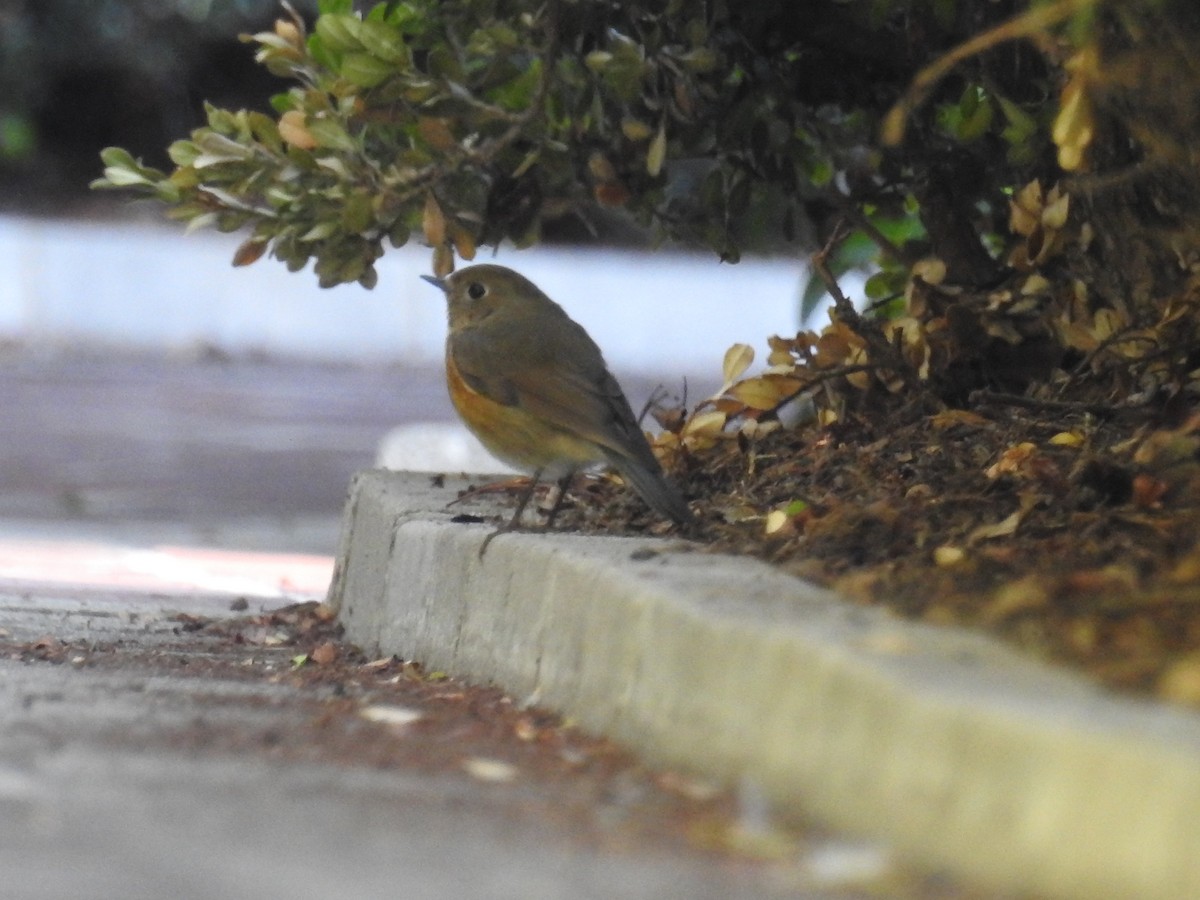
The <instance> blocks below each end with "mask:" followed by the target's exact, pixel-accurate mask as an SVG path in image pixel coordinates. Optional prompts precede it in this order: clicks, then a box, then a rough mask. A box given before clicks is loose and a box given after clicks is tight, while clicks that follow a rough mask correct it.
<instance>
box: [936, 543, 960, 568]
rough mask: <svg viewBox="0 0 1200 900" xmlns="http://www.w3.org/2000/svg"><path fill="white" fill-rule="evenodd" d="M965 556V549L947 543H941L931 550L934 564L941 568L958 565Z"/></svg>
mask: <svg viewBox="0 0 1200 900" xmlns="http://www.w3.org/2000/svg"><path fill="white" fill-rule="evenodd" d="M966 558H967V551H965V550H964V549H963V548H962V547H953V546H951V545H949V544H943V545H942V546H941V547H938V548H936V549H935V550H934V551H933V563H934V565H936V566H940V567H942V568H947V567H949V566H955V565H958V564H959V563H960V562H962V561H963V560H964V559H966Z"/></svg>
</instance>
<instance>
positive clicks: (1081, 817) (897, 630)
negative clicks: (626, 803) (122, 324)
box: [330, 471, 1200, 900]
mask: <svg viewBox="0 0 1200 900" xmlns="http://www.w3.org/2000/svg"><path fill="white" fill-rule="evenodd" d="M465 485H466V481H465V480H464V479H451V478H447V479H446V480H445V482H444V485H443V486H440V487H439V486H434V485H433V484H432V482H431V479H430V478H429V476H425V475H421V476H417V475H405V474H400V473H388V472H381V471H370V472H364V473H360V474H359V475H358V476H356V478H355V480H354V482H353V484H352V487H351V494H350V498H349V502H348V504H347V509H346V516H345V521H344V526H343V534H342V543H341V547H340V550H339V553H338V562H337V570H336V572H335V575H334V581H333V584H332V586H331V588H330V602H331V603H333V604H334V605H335V607H337V608H338V611H339V618H340V619H341V621H342V622H343V623H344V624H345V627H346V630H347V635H348V637H349V639H350V640H352V641H354V642H355V643H358V644H360V645H362V646H364V647H368V648H371V649H372V650H378V651H380V652H385V653H395V654H398V655H400V656H402V657H404V658H407V659H416V660H420V661H421V662H423V663H424V664H425V665H426V666H427V667H429V668H431V669H441V670H445V671H448V672H452V673H454V674H456V675H459V676H462V677H464V678H466V679H469V680H472V681H475V682H485V683H495V684H498V685H501V686H502V687H504V688H505V689H506V690H508V691H510V692H512V693H514V694H515V695H517V696H519V697H529V698H532V699H534V700H536V702H537V703H539V704H541V705H543V706H546V707H549V708H551V709H555V710H558V711H560V712H562V713H564V714H565V715H568V716H570V717H572V718H573V719H575V720H576V721H578V722H579V723H580V724H581V725H582V726H583V727H584V728H586V729H588V730H589V731H593V732H597V733H602V734H605V735H608V736H610V737H612V738H614V739H616V740H618V741H621V742H623V743H625V744H627V745H629V746H631V747H633V748H635V749H637V750H639V751H640V752H642V753H643V754H645V755H646V756H647V757H648V758H649V759H651V760H654V761H656V762H659V763H665V764H669V765H674V766H682V767H687V768H690V769H693V770H696V771H698V772H703V773H707V774H708V775H710V776H713V777H716V778H719V779H723V780H727V781H731V782H732V781H736V780H738V779H750V780H753V781H754V782H756V783H757V784H758V785H759V786H760V787H761V788H762V790H763V791H764V792H765V793H766V794H767V796H768V797H770V798H771V799H772V800H773V801H774V802H775V803H776V804H778V807H779V809H780V810H782V811H783V812H785V813H789V812H790V813H792V814H795V815H803V816H812V817H815V818H817V819H818V820H820V821H823V822H826V823H828V824H830V825H832V826H834V827H836V828H840V829H844V830H849V831H853V832H856V833H859V834H868V835H873V836H876V837H879V838H882V839H885V840H887V841H889V842H890V843H891V844H892V845H894V846H895V847H897V848H898V849H899V850H900V851H901V852H902V853H905V854H907V855H909V856H910V857H911V858H913V859H915V860H917V861H919V862H921V863H923V864H926V865H930V866H934V867H942V868H946V869H949V870H951V871H953V872H955V873H958V874H960V875H963V876H966V877H968V878H970V879H975V880H978V881H980V882H982V883H984V884H988V885H990V886H993V887H997V888H1001V889H1005V890H1015V891H1033V892H1037V893H1039V894H1045V895H1051V896H1061V897H1078V898H1089V900H1094V898H1100V897H1114V898H1117V897H1121V898H1127V897H1141V898H1159V897H1161V898H1171V900H1177V898H1180V897H1197V896H1200V716H1196V715H1193V714H1190V713H1188V712H1187V711H1184V710H1179V709H1173V708H1165V707H1161V706H1158V705H1155V704H1152V703H1149V702H1142V701H1138V700H1133V699H1128V698H1114V697H1112V696H1109V695H1107V694H1105V693H1103V692H1101V691H1100V690H1099V689H1097V688H1094V687H1093V686H1091V685H1090V684H1088V683H1086V682H1084V681H1083V680H1082V679H1079V678H1076V677H1075V676H1073V675H1071V674H1069V673H1066V672H1062V671H1058V670H1055V669H1051V668H1049V667H1046V666H1043V665H1039V664H1037V663H1034V662H1030V661H1029V660H1027V659H1025V658H1023V657H1019V656H1018V655H1016V654H1015V653H1013V652H1011V651H1009V650H1008V649H1007V648H1005V647H1002V646H999V645H998V644H996V643H994V642H992V641H990V640H988V639H987V638H985V637H982V636H980V635H975V634H967V633H961V632H958V631H954V630H950V629H935V628H931V627H928V626H922V625H918V624H914V623H909V622H904V621H900V620H897V619H895V618H893V617H891V616H889V615H888V614H886V613H885V612H883V611H881V610H878V609H871V608H861V607H856V606H851V605H849V604H847V603H845V602H843V601H840V600H839V599H838V598H837V597H835V596H832V595H831V594H829V593H828V592H825V591H822V590H820V589H818V588H815V587H813V586H811V585H808V584H806V583H804V582H801V581H799V580H797V579H794V578H792V577H790V576H787V575H785V574H782V573H780V572H778V571H776V570H774V569H773V568H771V567H770V566H767V565H765V564H761V563H758V562H756V561H753V560H748V559H735V558H730V557H721V556H715V555H710V554H704V553H697V552H676V548H679V547H680V546H681V545H680V544H679V543H678V542H670V541H661V540H652V539H636V538H598V537H583V536H578V535H575V536H572V535H564V534H557V535H556V534H548V535H528V534H512V535H502V536H500V537H498V538H496V539H495V540H494V541H493V542H492V544H491V545H490V546H489V548H488V551H487V554H486V555H485V556H484V558H483V559H479V557H478V554H477V551H478V548H479V546H480V543H481V541H482V540H483V538H484V537H485V535H487V534H488V533H489V531H490V530H491V527H490V526H487V525H470V524H459V523H453V522H451V521H450V519H451V517H452V515H454V514H455V513H457V512H471V513H480V512H481V509H480V504H479V503H478V502H476V501H472V502H471V504H470V505H464V507H459V506H455V507H450V508H449V509H447V508H446V504H447V503H448V502H450V501H451V500H453V499H454V498H455V497H456V496H457V493H458V491H459V490H460V489H461V488H462V487H464V486H465ZM495 511H496V510H495V509H494V508H491V507H487V508H484V509H483V510H482V513H483V514H485V515H486V514H490V513H492V512H495Z"/></svg>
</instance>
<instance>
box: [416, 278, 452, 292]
mask: <svg viewBox="0 0 1200 900" xmlns="http://www.w3.org/2000/svg"><path fill="white" fill-rule="evenodd" d="M421 277H422V278H423V279H425V280H426V281H428V282H429V283H430V284H432V285H433V286H434V287H435V288H439V289H441V290H442V291H443V292H444V293H447V294H448V293H450V285H448V284H446V279H444V278H434V277H433V276H432V275H422V276H421Z"/></svg>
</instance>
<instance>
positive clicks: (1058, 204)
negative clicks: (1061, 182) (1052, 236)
mask: <svg viewBox="0 0 1200 900" xmlns="http://www.w3.org/2000/svg"><path fill="white" fill-rule="evenodd" d="M1070 211H1071V197H1070V195H1069V194H1065V193H1063V194H1060V193H1059V190H1058V188H1057V187H1054V188H1052V189H1051V190H1050V193H1049V194H1048V195H1047V197H1046V207H1045V208H1044V209H1043V210H1042V225H1043V226H1045V227H1046V228H1051V229H1054V230H1056V231H1057V230H1059V229H1061V228H1062V227H1063V226H1064V225H1066V224H1067V214H1068V213H1069V212H1070Z"/></svg>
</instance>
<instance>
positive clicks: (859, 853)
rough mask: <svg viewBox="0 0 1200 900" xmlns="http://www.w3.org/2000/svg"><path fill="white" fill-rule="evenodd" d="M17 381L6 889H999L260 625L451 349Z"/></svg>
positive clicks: (811, 897) (1, 459) (321, 892)
mask: <svg viewBox="0 0 1200 900" xmlns="http://www.w3.org/2000/svg"><path fill="white" fill-rule="evenodd" d="M398 384H401V385H403V388H404V389H403V390H397V385H398ZM0 398H2V399H0V408H2V409H3V411H4V415H5V428H4V429H3V430H2V431H0V873H3V874H2V876H0V895H2V896H3V897H4V898H5V900H9V898H12V900H27V898H28V900H33V898H38V900H59V898H67V897H88V898H97V900H159V898H164V897H170V898H180V900H242V898H245V900H251V898H253V900H262V898H275V897H279V898H285V897H286V898H288V900H307V898H314V900H315V898H321V900H326V898H330V897H348V896H352V897H361V898H385V897H386V898H392V897H397V896H404V897H411V898H415V900H505V898H513V900H578V898H597V900H624V898H629V900H660V898H668V900H673V898H681V900H684V898H686V900H726V898H745V900H783V898H794V900H799V898H803V900H821V898H829V900H834V898H840V900H851V898H858V900H863V898H866V897H877V896H880V895H881V892H882V893H883V894H885V895H888V896H895V897H904V898H911V900H918V898H919V900H926V898H927V897H929V896H936V897H938V898H939V900H960V898H964V897H966V896H970V897H972V898H976V897H978V896H979V895H978V894H975V893H971V894H969V895H968V894H966V893H965V892H963V891H962V890H960V889H958V888H956V887H955V886H954V885H953V884H948V883H947V882H946V881H945V880H942V879H935V880H928V879H923V878H921V877H918V876H912V875H910V874H908V873H907V872H905V871H904V870H903V869H902V868H900V867H899V866H898V865H897V864H896V863H895V860H894V858H893V856H892V854H891V853H890V851H889V848H888V847H887V846H886V845H881V844H878V843H874V842H861V841H857V840H855V841H846V840H842V839H841V838H840V837H838V836H837V835H830V834H827V833H819V832H816V833H815V832H812V831H806V832H791V831H789V832H787V833H781V832H777V831H776V830H774V825H773V820H771V819H770V817H769V816H768V815H767V812H766V810H765V809H763V808H762V804H761V801H760V800H759V799H758V795H757V794H756V793H755V792H754V791H753V790H751V791H749V792H748V793H747V795H746V799H740V798H739V797H737V796H735V795H734V794H732V793H730V792H728V791H717V790H716V789H714V788H713V787H712V786H711V785H710V784H708V783H706V782H705V781H703V780H696V779H689V778H686V777H682V776H680V775H679V773H672V772H670V771H662V770H655V769H652V768H649V767H647V766H645V765H644V764H642V763H641V762H640V761H639V760H638V759H637V758H635V757H632V756H630V755H629V754H626V753H623V752H621V751H620V750H619V749H618V748H615V747H613V746H612V745H610V744H607V743H605V742H598V741H593V740H591V739H590V738H588V737H587V736H586V735H584V734H582V733H580V732H579V731H578V730H576V729H572V728H561V727H559V726H558V725H557V724H556V723H555V722H554V721H553V719H552V718H551V717H549V716H547V715H546V714H544V713H542V712H540V711H538V710H536V709H530V710H525V709H521V708H520V707H519V706H518V705H517V704H515V703H514V702H513V701H512V700H511V699H510V698H507V697H505V696H503V695H502V694H500V693H499V692H497V691H494V690H493V691H487V690H483V689H479V688H473V687H470V686H468V685H466V684H463V683H461V682H455V681H442V680H440V679H428V680H420V679H414V678H413V677H412V672H411V670H410V669H409V668H406V667H404V666H401V665H400V664H399V663H396V662H392V661H387V660H384V661H383V663H382V665H375V664H374V663H373V664H371V665H365V666H364V665H358V664H355V663H351V662H346V663H345V664H344V665H343V666H342V668H341V669H338V668H337V664H335V665H333V666H328V667H321V666H315V665H314V664H312V663H311V662H308V663H304V664H302V665H298V663H297V662H296V658H297V657H298V656H305V655H306V654H309V653H310V652H311V651H312V649H313V648H312V647H311V646H308V645H299V644H296V643H294V642H291V641H290V639H289V638H288V635H287V634H286V633H280V630H279V629H277V628H276V627H274V626H270V625H263V624H256V623H255V621H254V620H255V618H256V617H261V616H262V615H263V612H264V610H268V609H275V608H278V607H279V606H280V605H281V604H282V603H286V602H291V601H296V600H304V599H309V598H317V597H321V596H323V595H324V592H325V589H326V587H327V585H328V580H329V576H330V573H331V571H332V567H333V559H332V553H333V551H334V549H335V547H336V541H337V534H338V524H339V523H338V517H339V514H340V512H341V510H342V506H343V497H344V493H345V491H346V487H347V485H348V483H349V480H350V473H352V472H353V471H355V470H356V469H361V468H363V467H364V466H367V465H370V463H371V461H372V459H373V458H374V456H375V453H376V450H377V444H378V440H379V438H380V436H382V435H383V434H384V433H386V432H387V431H388V430H389V429H390V428H391V427H392V426H394V425H396V424H398V423H401V422H404V421H406V420H412V419H417V418H420V419H424V420H429V419H432V420H435V421H436V420H438V419H439V418H448V417H449V415H450V412H449V409H448V405H443V406H442V407H440V409H441V410H442V411H443V413H444V415H441V414H439V406H438V404H439V403H441V404H445V400H444V388H443V386H442V384H441V381H440V375H439V374H438V372H437V371H436V370H432V369H431V370H428V371H425V370H408V369H399V368H393V367H355V366H325V365H314V364H311V363H299V362H294V361H292V362H289V361H285V360H274V361H272V360H251V359H229V358H225V357H222V356H220V355H219V354H218V355H216V356H213V357H204V359H202V360H199V361H198V360H196V359H188V358H174V359H171V358H164V357H157V356H152V355H128V354H125V355H116V356H107V355H106V356H98V355H95V354H92V353H78V352H69V353H58V352H46V351H45V350H44V349H36V348H34V349H32V350H31V349H28V348H21V347H10V348H5V351H4V353H3V354H0ZM243 607H245V610H244V611H242V608H243ZM246 616H249V617H251V620H250V621H249V622H246V623H243V624H235V623H234V618H235V617H246ZM339 652H340V651H339ZM367 713H372V715H377V716H379V717H381V718H382V721H379V720H377V719H376V718H372V717H370V716H368V715H367ZM414 715H416V716H418V718H417V719H416V720H415V721H414V720H413V719H412V717H413V716H414ZM389 721H391V722H392V724H389ZM400 721H404V722H409V724H407V725H401V724H395V722H400ZM743 807H744V808H743ZM734 831H737V832H738V833H740V832H741V831H745V832H746V835H748V837H749V838H750V839H751V841H758V842H759V844H758V845H754V846H752V847H751V849H752V850H753V853H752V854H750V855H747V854H745V853H739V852H731V850H730V847H732V846H733V845H732V843H730V841H729V836H730V835H733V834H734ZM735 836H736V835H735ZM738 839H739V840H744V837H743V838H738ZM764 846H765V847H766V849H767V851H769V852H768V855H767V858H759V856H760V855H761V854H762V852H763V847H764Z"/></svg>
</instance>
